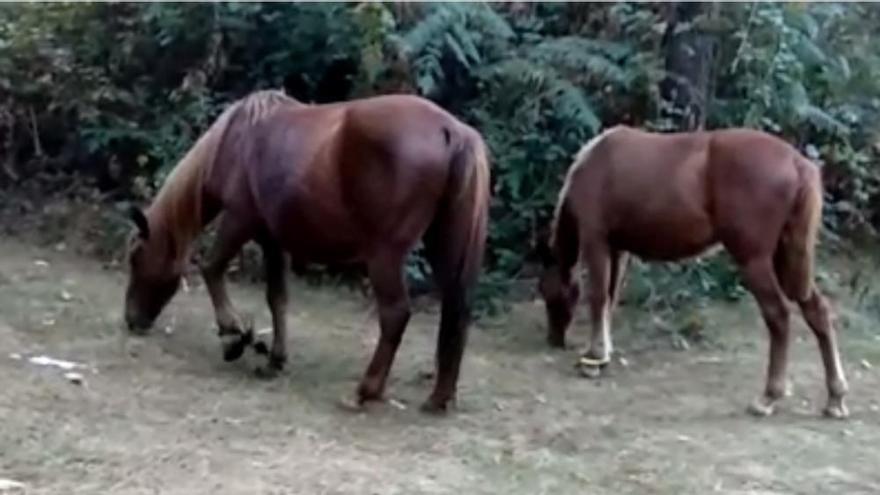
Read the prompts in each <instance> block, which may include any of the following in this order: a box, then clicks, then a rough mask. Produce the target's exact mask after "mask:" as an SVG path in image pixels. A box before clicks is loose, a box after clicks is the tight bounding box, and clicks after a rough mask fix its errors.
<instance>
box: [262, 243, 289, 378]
mask: <svg viewBox="0 0 880 495" xmlns="http://www.w3.org/2000/svg"><path fill="white" fill-rule="evenodd" d="M261 246H262V248H263V268H264V270H265V276H266V303H267V304H268V305H269V311H270V312H271V313H272V349H271V350H270V351H269V361H268V363H267V365H266V367H262V368H258V370H257V373H258V374H259V375H262V376H264V377H266V378H271V377H273V376H275V375H277V374H278V372H279V371H281V370H282V369H284V364H285V363H286V362H287V313H286V311H287V277H286V276H287V258H286V256H285V255H284V251H283V250H282V249H281V247H280V246H278V245H277V244H275V243H273V242H271V241H264V242H263V243H261Z"/></svg>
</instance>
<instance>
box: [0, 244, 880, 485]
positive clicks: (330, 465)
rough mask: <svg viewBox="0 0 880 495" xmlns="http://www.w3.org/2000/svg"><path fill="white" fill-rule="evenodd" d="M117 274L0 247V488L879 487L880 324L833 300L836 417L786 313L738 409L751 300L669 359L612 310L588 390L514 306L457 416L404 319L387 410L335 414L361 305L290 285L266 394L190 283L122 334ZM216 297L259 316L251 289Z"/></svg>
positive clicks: (814, 359) (346, 383)
mask: <svg viewBox="0 0 880 495" xmlns="http://www.w3.org/2000/svg"><path fill="white" fill-rule="evenodd" d="M123 284H124V274H123V273H122V272H120V271H114V270H106V269H103V268H102V267H101V265H100V264H98V263H97V262H94V261H91V260H88V259H82V258H77V257H75V256H73V255H70V254H67V253H62V252H56V251H55V250H52V249H42V248H35V247H33V246H30V245H26V244H22V243H21V242H19V241H14V240H10V239H8V238H6V239H0V479H3V478H6V479H12V480H16V481H19V482H22V483H24V484H25V485H26V487H27V493H33V494H43V493H45V494H48V493H58V494H73V493H87V494H104V493H108V494H109V493H114V494H115V493H119V494H141V493H144V494H145V493H163V494H184V493H186V494H190V493H192V494H196V493H198V494H201V493H205V494H209V493H210V494H214V493H218V494H219V493H222V494H237V493H242V494H244V493H247V494H254V493H260V494H282V493H285V494H287V493H298V494H322V493H327V494H383V495H384V494H422V493H424V494H446V493H455V494H479V493H493V494H494V493H507V494H529V495H531V494H541V493H552V494H554V495H559V494H569V493H572V494H573V493H578V494H583V493H589V494H629V493H633V494H649V493H657V494H690V493H693V494H705V493H728V494H746V493H752V494H771V493H772V494H814V493H815V494H818V493H822V494H825V493H841V494H856V493H880V470H878V466H880V464H878V461H880V369H877V368H873V369H872V368H869V365H871V364H874V365H876V366H880V327H877V325H876V321H875V319H874V318H875V317H876V316H875V317H870V316H868V315H867V313H866V312H865V311H861V312H860V310H858V309H857V308H855V306H854V303H851V302H848V300H846V299H845V298H844V297H843V296H841V297H839V299H841V301H838V308H839V313H840V314H841V315H842V318H845V319H846V321H847V323H848V324H847V325H845V327H846V328H845V330H844V331H843V332H842V334H843V335H842V340H843V349H844V360H845V364H846V369H847V371H848V374H849V378H850V384H851V394H850V402H849V406H850V410H851V412H852V417H851V418H850V419H849V420H848V421H833V420H824V419H822V418H820V417H819V415H818V412H819V410H820V408H821V404H822V402H823V400H824V391H823V386H822V375H821V369H820V363H819V360H818V352H817V350H816V348H815V345H814V342H813V340H812V338H811V337H810V336H809V334H808V332H807V330H806V329H805V327H804V326H803V325H802V324H801V322H800V320H799V319H796V321H795V328H794V331H795V333H796V335H798V338H797V339H796V343H795V346H794V349H793V356H792V363H791V379H792V382H793V385H794V395H793V396H792V397H790V398H789V399H788V400H787V401H786V402H785V403H784V404H783V405H782V407H781V409H780V410H779V411H778V413H777V415H776V416H774V417H771V418H767V419H763V420H760V419H756V418H753V417H750V416H748V415H747V414H746V413H745V405H746V404H747V403H748V401H749V400H750V399H751V398H752V396H753V395H754V394H755V393H757V392H758V391H759V389H760V384H761V380H762V376H763V369H764V362H765V348H766V338H765V334H764V330H763V328H761V326H760V323H759V320H758V317H757V312H756V309H755V307H754V305H753V304H752V303H751V301H750V300H746V301H744V302H742V303H737V304H734V305H715V306H712V307H710V308H707V309H706V310H705V315H706V321H707V332H710V333H711V334H712V335H713V339H712V341H713V344H712V345H710V346H692V347H691V348H690V349H689V350H687V351H682V350H674V349H673V348H672V347H671V346H668V345H666V346H657V345H646V344H645V341H646V339H645V337H644V334H646V333H649V332H650V328H651V325H652V319H651V317H650V315H646V314H643V313H641V312H639V311H636V310H634V309H628V308H623V309H622V311H621V312H620V313H619V315H618V317H617V319H616V322H617V325H616V330H615V335H616V337H617V341H616V343H617V346H618V348H620V349H621V350H623V351H624V352H625V357H626V361H627V365H623V364H622V363H616V364H615V365H614V366H613V367H612V368H611V369H610V373H609V376H608V377H606V378H604V379H602V380H601V381H597V382H591V381H585V380H584V379H581V378H578V377H577V376H576V375H575V373H574V369H573V368H572V364H573V361H574V358H575V353H574V351H567V352H559V351H551V350H549V349H547V348H546V347H545V346H544V343H543V331H542V323H541V311H540V308H539V307H538V306H536V305H534V304H531V303H523V304H520V305H517V306H515V307H514V308H513V309H512V310H511V311H510V312H509V313H508V314H506V315H504V317H503V318H501V319H499V320H496V321H492V322H486V323H483V324H481V325H479V326H478V327H477V328H476V329H475V330H474V331H473V334H472V339H471V342H470V345H469V347H468V350H467V354H466V357H465V365H464V371H463V376H462V379H461V386H460V396H459V403H458V409H457V411H456V412H455V413H454V414H451V415H449V416H448V417H445V418H434V417H428V416H424V415H422V414H420V413H419V412H418V410H417V409H418V408H417V405H418V403H419V402H421V400H423V399H424V398H425V397H426V396H427V394H428V392H429V388H430V381H429V380H425V378H424V372H425V371H426V370H428V369H430V365H431V363H432V352H433V347H434V346H433V339H434V335H435V325H436V320H437V315H436V311H430V310H429V311H422V312H420V313H419V314H417V315H416V317H415V318H414V321H413V322H412V323H411V325H410V327H409V331H408V333H407V335H406V338H405V339H404V343H403V345H402V347H401V350H400V353H399V355H398V360H397V362H396V364H395V367H394V370H393V372H392V381H391V383H390V385H391V387H390V392H391V396H392V397H393V398H394V399H395V402H393V403H392V404H386V405H382V406H379V407H377V408H374V409H373V410H371V411H369V412H367V413H351V412H347V411H344V410H342V409H340V408H339V407H338V406H337V402H338V399H339V398H340V397H343V396H345V395H346V394H349V393H351V392H352V391H353V389H354V386H355V384H356V381H357V379H358V377H359V376H360V373H361V372H362V370H363V368H364V366H365V364H366V361H367V359H368V358H369V353H370V351H371V348H372V344H373V342H374V340H375V338H376V336H377V333H378V331H377V328H376V323H375V321H374V320H370V319H369V311H368V304H367V302H366V301H365V300H364V299H362V298H360V297H359V296H356V295H354V294H352V293H349V292H340V291H334V290H330V289H316V288H313V287H306V286H304V285H303V284H301V283H299V282H295V281H294V282H292V285H293V287H292V290H291V294H292V301H291V308H290V310H289V318H290V320H291V321H290V328H291V331H290V339H291V342H290V348H291V351H292V353H291V361H290V363H289V368H288V370H287V371H286V372H285V374H284V375H283V376H282V377H281V378H279V379H277V380H275V381H271V382H267V381H262V380H259V379H257V378H255V377H254V376H253V373H252V370H253V368H254V366H255V365H256V364H257V362H258V361H257V359H256V357H254V356H250V355H249V356H248V357H247V359H245V360H243V361H241V362H238V363H234V364H226V363H224V362H222V359H221V358H220V352H219V345H218V342H217V339H216V337H215V335H214V331H213V330H212V327H213V318H212V314H211V311H210V308H209V303H208V299H207V296H206V294H205V292H204V289H203V288H201V287H199V286H198V285H196V284H193V286H192V287H191V289H190V291H189V292H187V293H181V294H179V295H178V296H177V298H176V299H175V301H174V303H173V304H172V306H170V307H169V308H168V310H166V312H165V313H164V315H163V317H162V318H161V320H160V322H159V323H158V325H157V328H156V329H155V330H154V331H153V333H152V334H151V335H149V336H148V337H146V338H134V337H128V336H126V335H125V333H124V332H122V331H121V324H120V311H121V299H122V291H123V287H124V285H123ZM233 296H234V298H235V300H236V301H237V303H238V305H239V308H241V309H242V310H243V312H245V313H246V314H251V315H254V317H255V318H256V322H257V328H262V327H265V326H267V325H268V312H267V310H266V309H265V306H264V304H263V295H262V292H261V290H260V288H259V287H251V286H243V285H238V284H236V285H234V286H233ZM854 308H855V309H854ZM874 314H875V315H876V314H877V313H874ZM585 328H586V327H585V325H584V322H583V320H581V322H580V324H579V325H578V328H577V331H576V332H575V335H574V338H575V339H578V340H580V341H582V340H583V338H584V333H585ZM658 347H659V348H658ZM38 355H46V356H50V357H53V358H58V359H65V360H70V361H74V362H77V363H82V364H84V365H86V368H83V369H80V370H77V371H78V372H80V373H82V375H83V377H84V382H83V383H82V384H81V385H77V384H74V383H71V382H70V381H69V380H68V379H66V378H65V377H64V373H65V372H64V371H63V370H60V369H56V368H52V367H46V366H38V365H36V364H33V363H31V362H29V361H28V358H30V357H33V356H38ZM863 360H864V361H865V362H863Z"/></svg>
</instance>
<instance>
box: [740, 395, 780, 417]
mask: <svg viewBox="0 0 880 495" xmlns="http://www.w3.org/2000/svg"><path fill="white" fill-rule="evenodd" d="M774 406H775V404H774V403H773V402H771V401H768V400H767V398H766V397H758V398H757V399H755V400H753V401H752V402H751V403H750V404H749V407H748V408H746V411H747V412H748V413H749V414H751V415H752V416H755V417H758V418H766V417H767V416H772V415H773V413H774V411H775V409H776V408H775V407H774Z"/></svg>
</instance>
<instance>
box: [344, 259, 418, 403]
mask: <svg viewBox="0 0 880 495" xmlns="http://www.w3.org/2000/svg"><path fill="white" fill-rule="evenodd" d="M404 257H405V254H394V255H385V256H379V257H377V258H376V259H374V260H371V261H370V262H369V266H368V270H369V276H370V283H371V284H372V286H373V292H374V293H375V295H376V303H377V305H378V309H379V327H380V330H381V334H380V336H379V342H378V343H377V344H376V349H375V351H374V352H373V358H372V359H371V360H370V364H369V366H368V367H367V371H366V373H365V374H364V377H363V379H362V380H361V383H360V385H359V386H358V390H357V394H358V403H359V404H361V405H362V404H364V403H365V402H368V401H372V400H381V399H382V396H383V394H384V391H385V382H386V380H387V379H388V373H389V372H390V371H391V365H392V363H393V362H394V356H395V354H396V353H397V348H398V347H399V346H400V341H401V340H402V339H403V332H404V330H405V329H406V324H407V323H408V322H409V318H410V303H409V294H407V290H406V283H405V282H404V276H403V262H404Z"/></svg>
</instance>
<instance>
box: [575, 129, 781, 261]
mask: <svg viewBox="0 0 880 495" xmlns="http://www.w3.org/2000/svg"><path fill="white" fill-rule="evenodd" d="M794 156H797V153H796V151H794V149H793V148H792V147H791V146H790V145H788V144H787V143H785V142H784V141H782V140H780V139H778V138H776V137H773V136H771V135H769V134H766V133H762V132H759V131H753V130H749V129H729V130H719V131H706V132H703V131H699V132H690V133H669V134H660V133H650V132H645V131H641V130H637V129H632V128H628V127H617V128H614V129H612V130H610V131H608V132H606V134H605V135H604V136H603V137H602V138H601V139H600V140H599V141H597V142H595V143H593V144H592V145H591V147H590V149H589V150H588V152H586V153H582V156H579V159H578V161H577V162H576V163H575V164H574V165H573V167H574V169H573V170H572V172H571V174H570V177H569V180H570V181H571V184H570V185H569V186H568V188H569V189H570V190H569V191H568V194H569V196H570V198H569V199H568V200H569V201H571V202H572V203H573V204H575V210H576V211H578V212H579V213H578V215H579V217H580V218H581V224H582V228H584V229H586V230H587V231H590V230H593V231H594V232H593V233H592V234H590V235H596V236H600V235H602V236H605V237H607V238H608V239H609V242H610V243H611V244H613V245H616V247H618V248H619V249H622V250H626V251H630V252H634V253H636V254H639V255H641V256H643V257H645V258H657V259H675V258H681V257H687V256H691V255H694V254H697V253H699V252H701V251H702V250H704V249H705V248H706V247H708V246H709V245H711V244H713V243H715V242H717V241H718V240H724V238H725V237H726V236H728V235H729V232H731V231H737V232H739V231H741V230H744V229H745V228H747V226H745V225H744V222H746V220H743V219H744V218H747V219H749V220H747V221H749V222H754V221H755V220H754V219H756V218H761V222H762V224H763V225H766V228H763V227H761V228H758V229H757V231H771V230H776V229H777V227H779V226H780V225H781V223H782V222H783V221H784V215H785V214H787V211H788V208H787V207H788V205H789V203H790V202H791V201H793V197H794V194H795V192H796V188H797V171H796V168H795V167H793V166H792V165H793V157H794ZM780 205H781V206H782V207H780Z"/></svg>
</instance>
